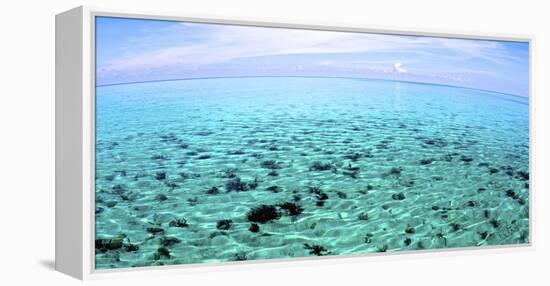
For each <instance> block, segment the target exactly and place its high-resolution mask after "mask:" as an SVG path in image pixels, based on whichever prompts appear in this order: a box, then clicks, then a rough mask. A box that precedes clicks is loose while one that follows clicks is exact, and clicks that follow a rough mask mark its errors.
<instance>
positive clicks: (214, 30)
mask: <svg viewBox="0 0 550 286" xmlns="http://www.w3.org/2000/svg"><path fill="white" fill-rule="evenodd" d="M121 21H124V20H121ZM123 24H125V23H121V25H123ZM128 29H131V27H128ZM101 32H102V31H101V30H99V31H98V35H99V37H100V38H98V41H102V39H101ZM110 41H113V42H115V43H114V45H115V46H118V47H121V51H123V52H121V53H118V54H113V55H111V56H110V57H102V60H101V61H98V63H97V67H98V79H99V80H105V81H109V79H113V78H118V79H119V80H121V79H122V78H126V80H127V79H128V78H132V77H134V78H137V77H148V76H149V77H155V78H159V77H163V76H164V77H168V76H171V75H173V74H177V73H185V72H188V73H189V72H192V71H197V70H202V71H210V72H217V73H222V72H225V73H231V72H241V73H242V72H243V71H244V70H246V69H250V70H251V72H252V71H279V72H281V71H284V70H285V69H287V70H288V72H299V73H304V72H322V71H325V72H327V71H331V70H332V71H342V72H344V71H348V72H361V70H367V71H370V72H382V73H390V72H393V73H395V74H405V73H407V74H411V75H415V74H416V75H417V76H421V75H425V76H427V77H437V74H436V73H439V75H445V76H446V77H447V78H448V79H447V80H450V81H452V80H453V79H457V81H462V82H463V81H464V79H465V78H466V79H469V78H475V77H477V78H478V79H477V80H478V81H479V82H481V81H482V80H483V78H484V77H491V76H493V77H495V73H496V72H498V71H499V70H501V69H508V70H510V67H512V69H517V70H522V69H525V68H524V65H525V62H526V56H525V55H524V54H521V53H515V52H514V51H513V50H510V49H509V48H508V47H507V46H506V45H505V44H503V43H501V42H497V41H483V40H466V39H449V38H435V37H414V36H399V35H382V34H365V33H345V32H332V31H315V30H300V29H281V28H261V27H245V26H232V25H213V24H197V23H170V22H168V23H167V24H166V26H164V27H162V28H159V27H156V28H150V27H148V26H146V27H145V28H143V27H142V30H141V31H140V33H139V35H137V36H136V35H133V36H132V37H128V38H127V39H125V38H114V39H110ZM155 43H158V44H157V46H155ZM296 57H300V58H299V59H297V58H296ZM266 59H269V61H268V60H266ZM237 62H238V63H242V64H241V65H235V64H234V63H237ZM518 66H520V67H519V68H518ZM430 73H431V74H430ZM163 74H164V75H163ZM458 79H460V80H458ZM470 81H472V80H470Z"/></svg>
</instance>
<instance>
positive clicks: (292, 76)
mask: <svg viewBox="0 0 550 286" xmlns="http://www.w3.org/2000/svg"><path fill="white" fill-rule="evenodd" d="M239 78H331V79H350V80H368V81H390V82H401V83H410V84H421V85H433V86H442V87H453V88H461V89H469V90H476V91H482V92H490V93H497V94H502V95H508V96H515V97H521V98H527V99H529V98H530V94H529V93H528V94H527V96H523V95H519V94H512V93H506V92H500V91H495V90H489V89H482V88H475V87H465V86H460V85H452V84H443V83H430V82H423V81H412V80H398V79H382V78H369V77H346V76H314V75H312V76H307V75H251V76H247V75H243V76H211V77H187V78H170V79H153V80H142V81H129V82H118V83H107V84H97V83H96V85H95V87H96V88H97V87H109V86H118V85H132V84H141V83H154V82H170V81H186V80H206V79H239Z"/></svg>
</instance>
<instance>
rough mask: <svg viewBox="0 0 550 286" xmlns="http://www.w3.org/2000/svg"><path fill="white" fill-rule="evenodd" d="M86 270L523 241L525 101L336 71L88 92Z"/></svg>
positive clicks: (526, 224) (525, 210)
mask: <svg viewBox="0 0 550 286" xmlns="http://www.w3.org/2000/svg"><path fill="white" fill-rule="evenodd" d="M96 140H97V142H96V268H101V269H103V268H119V267H136V266H149V265H168V264H187V263H204V262H224V261H234V260H255V259H269V258H290V257H304V256H315V255H344V254H364V253H372V252H385V251H387V252H394V251H410V250H419V249H441V248H453V247H472V246H488V245H506V244H523V243H528V242H529V197H528V189H529V106H528V99H527V98H523V97H517V96H511V95H505V94H498V93H492V92H487V91H480V90H472V89H464V88H457V87H448V86H437V85H428V84H414V83H404V82H394V81H377V80H358V79H342V78H291V77H288V78H285V77H280V78H227V79H200V80H181V81H167V82H151V83H139V84H127V85H116V86H103V87H98V88H97V94H96Z"/></svg>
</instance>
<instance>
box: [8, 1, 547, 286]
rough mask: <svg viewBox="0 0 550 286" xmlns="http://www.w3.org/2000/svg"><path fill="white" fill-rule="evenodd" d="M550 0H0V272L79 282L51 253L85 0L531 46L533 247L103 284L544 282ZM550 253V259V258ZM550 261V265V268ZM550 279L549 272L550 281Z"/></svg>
mask: <svg viewBox="0 0 550 286" xmlns="http://www.w3.org/2000/svg"><path fill="white" fill-rule="evenodd" d="M545 2H547V1H542V0H538V1H529V0H523V1H504V0H500V1H492V0H491V1H480V0H455V1H441V0H439V1H438V0H433V1H426V0H414V1H412V0H401V1H396V0H380V1H367V0H362V1H346V0H332V1H321V0H316V1H308V0H288V1H287V0H256V1H245V0H231V1H213V0H175V1H169V0H149V1H146V0H117V1H109V0H97V1H92V0H90V1H71V0H54V1H41V0H36V1H28V0H18V1H4V2H3V3H2V7H1V9H0V14H1V15H0V127H1V129H0V130H1V131H0V132H1V133H0V134H1V135H0V136H1V137H0V192H1V194H0V264H1V266H0V284H1V285H23V284H28V285H41V284H48V285H75V284H79V283H80V282H79V281H77V280H75V279H73V278H70V277H68V276H65V275H63V274H60V273H57V272H55V271H53V263H54V36H55V35H54V15H55V14H56V13H59V12H62V11H64V10H67V9H70V8H73V7H75V6H78V5H82V4H84V5H93V6H99V7H106V8H119V9H128V8H131V9H137V10H143V11H170V12H175V11H181V12H182V14H185V13H193V14H201V13H202V14H206V15H219V16H220V17H224V16H225V17H254V18H261V17H269V18H277V19H281V20H283V21H284V20H285V19H286V20H298V21H301V22H308V23H311V24H316V23H317V24H323V23H327V22H328V23H342V24H344V25H345V24H351V25H373V26H376V27H378V26H384V27H390V28H392V27H393V28H400V27H401V28H419V29H423V28H425V29H438V30H444V31H448V32H453V31H456V32H466V33H468V32H473V33H476V32H482V33H493V32H494V33H512V34H514V33H516V34H530V35H533V36H535V38H536V42H535V44H536V47H535V49H534V55H535V56H534V62H533V64H534V67H535V70H534V74H533V88H534V90H533V94H532V96H533V98H532V103H533V104H534V105H535V109H534V113H533V114H532V120H533V121H534V122H533V124H532V131H533V135H534V137H533V141H532V142H533V143H534V144H533V146H532V150H533V151H534V152H533V153H532V154H533V157H532V162H533V165H532V172H531V177H532V178H533V180H534V181H533V182H532V184H531V186H532V188H533V190H534V195H533V196H532V198H531V199H532V200H534V219H535V220H536V223H535V228H534V237H533V239H534V245H535V246H534V248H532V249H523V250H512V251H506V252H504V253H503V252H502V251H500V252H499V253H494V251H470V252H466V253H463V252H461V253H456V252H446V253H444V254H433V253H432V254H421V255H410V254H409V255H397V256H391V257H368V258H361V259H352V260H349V259H346V260H330V261H328V262H327V261H323V262H319V261H316V262H310V263H285V264H281V263H279V264H275V265H273V264H262V265H260V266H258V265H252V266H250V265H249V266H246V267H229V270H227V268H224V270H223V271H218V269H216V268H214V269H211V270H209V271H206V272H204V271H201V272H199V273H195V274H176V275H173V274H171V275H159V274H154V275H152V274H151V273H146V274H141V275H139V277H132V276H130V277H129V278H128V277H127V278H125V279H124V280H120V278H117V279H115V280H112V279H111V280H102V281H98V282H95V281H94V282H89V284H94V285H120V284H121V283H122V284H126V285H159V284H160V283H162V284H167V285H170V284H176V283H177V284H179V285H199V284H201V285H202V284H206V285H220V284H222V285H223V284H229V285H231V284H237V283H238V284H239V285H300V284H301V285H342V284H343V283H345V284H348V283H353V284H362V285H381V284H382V285H392V284H397V283H400V284H402V285H415V284H420V283H422V284H425V285H429V284H434V285H468V284H472V285H482V284H485V285H514V284H515V285H536V284H542V283H543V281H544V280H548V274H549V273H548V272H549V268H548V263H550V262H549V261H550V249H549V247H550V241H549V240H550V237H549V231H550V230H549V226H550V222H548V218H549V212H550V207H548V206H545V204H547V203H548V202H549V200H548V193H547V192H546V190H547V189H548V185H549V183H550V179H549V177H550V175H548V174H549V170H550V166H549V164H550V153H549V151H548V149H545V148H544V147H543V146H550V142H549V141H550V138H549V136H548V135H547V132H546V131H547V127H546V126H545V124H544V122H545V121H546V122H548V121H549V120H550V115H549V112H548V111H547V108H548V107H549V106H550V105H549V101H550V94H549V89H550V69H549V66H548V64H549V63H550V62H549V60H550V59H549V54H548V52H549V51H550V32H549V31H548V27H549V26H550V21H549V20H548V17H549V16H548V11H550V9H549V8H548V7H544V4H545ZM545 264H546V266H545ZM545 270H546V273H545ZM546 282H548V281H546Z"/></svg>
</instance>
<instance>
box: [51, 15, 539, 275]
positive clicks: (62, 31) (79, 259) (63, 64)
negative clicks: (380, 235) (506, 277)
mask: <svg viewBox="0 0 550 286" xmlns="http://www.w3.org/2000/svg"><path fill="white" fill-rule="evenodd" d="M96 16H115V17H128V18H143V19H159V20H180V21H188V22H199V23H217V24H231V25H248V26H262V27H282V28H295V29H310V30H311V29H312V30H326V31H345V32H358V33H382V34H396V35H415V36H434V37H448V38H464V39H483V40H508V41H518V42H526V43H529V57H530V61H529V62H530V66H529V73H530V76H529V78H530V79H529V108H530V115H529V116H530V143H531V142H532V124H533V123H532V116H533V108H534V107H533V93H532V78H533V75H532V73H533V63H532V59H533V51H534V48H533V45H534V43H535V41H534V37H533V36H531V35H502V34H479V33H476V32H472V33H461V32H454V31H433V30H425V29H414V28H411V29H396V28H391V27H389V28H388V27H368V26H359V25H345V24H344V25H341V24H334V23H305V22H289V21H285V20H273V19H267V20H265V19H237V18H234V19H229V18H217V17H216V16H208V15H204V16H203V15H181V14H179V13H148V12H145V13H144V12H139V11H126V10H124V11H117V10H111V9H100V8H93V7H84V6H80V7H77V8H74V9H72V10H69V11H66V12H63V13H60V14H58V15H57V16H56V30H55V32H56V51H55V52H56V59H55V63H56V70H55V73H56V82H55V85H56V89H55V91H56V103H55V108H56V115H55V116H56V123H55V129H56V135H55V140H56V144H55V150H56V155H55V158H56V163H55V182H56V183H55V188H56V198H55V202H56V209H55V220H56V221H55V224H56V230H55V237H56V238H55V256H56V259H55V268H56V269H57V270H58V271H60V272H63V273H65V274H67V275H70V276H72V277H75V278H78V279H82V280H88V279H98V278H105V277H113V276H115V275H139V274H138V272H146V273H148V274H150V273H151V272H155V273H166V271H169V272H176V273H177V272H182V271H204V270H206V271H215V270H223V269H229V268H231V267H241V268H248V269H251V268H253V267H275V266H277V267H280V266H281V262H284V263H283V264H285V263H293V265H294V264H306V265H307V264H312V263H323V264H324V263H334V261H348V260H349V259H355V261H362V260H363V259H396V257H397V258H398V259H399V257H402V256H409V255H428V256H429V255H433V253H435V252H444V253H445V254H443V253H440V254H438V255H456V254H457V253H462V252H464V251H472V250H476V251H485V252H489V253H494V252H497V253H502V252H509V251H527V250H529V249H531V248H533V237H534V236H533V235H532V233H533V220H534V218H533V203H532V201H533V199H534V196H533V188H534V187H533V185H532V181H533V180H532V178H531V179H530V184H531V187H530V189H529V197H530V200H529V212H530V221H529V225H530V226H529V228H530V229H529V231H530V241H529V243H528V244H524V245H507V246H498V247H483V248H477V247H469V248H453V249H441V250H435V251H434V250H425V251H415V252H404V253H391V254H384V256H388V257H387V258H381V257H379V256H380V255H378V254H364V255H346V256H331V257H319V258H292V259H272V260H262V261H245V262H228V263H214V264H193V265H175V266H162V267H159V266H154V267H141V268H135V269H115V270H97V271H96V270H95V267H94V211H95V208H94V183H95V182H94V178H95V173H94V170H95V166H94V156H95V149H94V142H95V137H94V134H95V125H94V124H95V123H94V118H95V105H94V103H95V98H94V94H95V78H94V72H95V66H94V63H95V60H94V59H95V58H94V56H95V51H94V47H95V42H94V19H95V17H96ZM529 152H530V169H531V168H532V155H533V144H530V151H529ZM373 256H376V258H373Z"/></svg>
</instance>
